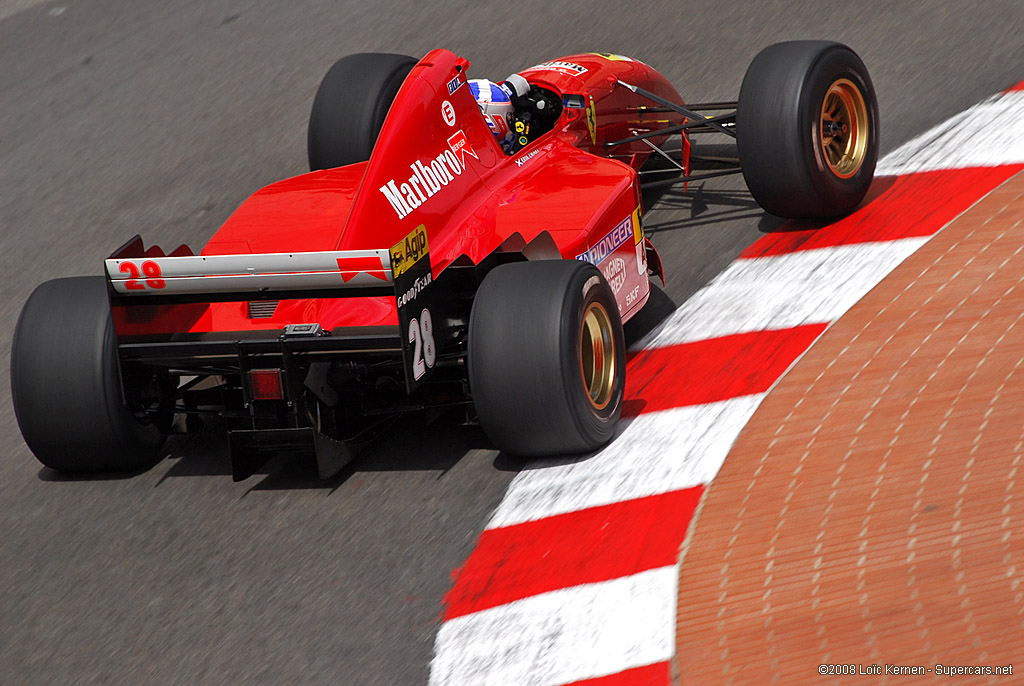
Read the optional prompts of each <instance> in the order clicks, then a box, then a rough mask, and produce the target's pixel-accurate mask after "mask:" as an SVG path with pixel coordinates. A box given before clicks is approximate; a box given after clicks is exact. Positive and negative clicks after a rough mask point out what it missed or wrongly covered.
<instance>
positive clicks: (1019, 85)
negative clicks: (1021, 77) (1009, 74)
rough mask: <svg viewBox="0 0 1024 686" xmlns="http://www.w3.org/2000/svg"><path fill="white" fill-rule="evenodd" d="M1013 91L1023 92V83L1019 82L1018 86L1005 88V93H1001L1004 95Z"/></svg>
mask: <svg viewBox="0 0 1024 686" xmlns="http://www.w3.org/2000/svg"><path fill="white" fill-rule="evenodd" d="M1014 91H1024V81H1021V82H1020V83H1018V84H1017V85H1016V86H1011V87H1009V88H1007V89H1006V90H1005V91H1003V92H1004V93H1012V92H1014Z"/></svg>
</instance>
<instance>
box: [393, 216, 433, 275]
mask: <svg viewBox="0 0 1024 686" xmlns="http://www.w3.org/2000/svg"><path fill="white" fill-rule="evenodd" d="M427 252H428V249H427V228H426V227H425V226H424V225H423V224H420V225H419V226H417V227H416V228H415V229H413V230H412V233H410V234H409V235H408V236H406V237H405V239H404V240H402V241H401V242H399V243H398V244H396V245H394V246H392V247H391V271H392V272H393V274H394V276H393V278H394V279H397V278H398V277H399V276H401V275H402V274H404V273H405V272H407V271H409V269H410V268H411V267H412V266H413V265H414V264H416V262H418V261H419V259H420V258H421V257H423V256H424V255H426V254H427Z"/></svg>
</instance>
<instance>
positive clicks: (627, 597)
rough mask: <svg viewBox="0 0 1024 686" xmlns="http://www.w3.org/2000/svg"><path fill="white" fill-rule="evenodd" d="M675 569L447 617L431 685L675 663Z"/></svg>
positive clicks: (491, 685) (470, 685) (545, 679)
mask: <svg viewBox="0 0 1024 686" xmlns="http://www.w3.org/2000/svg"><path fill="white" fill-rule="evenodd" d="M677 573H678V570H677V569H676V567H675V566H674V565H673V566H669V567H661V568H658V569H652V570H649V571H646V572H641V573H640V574H634V575H632V576H627V577H622V578H619V579H614V580H612V581H605V582H601V583H596V584H585V585H582V586H574V587H572V588H566V589H561V590H558V591H552V592H550V593H542V594H540V595H536V596H533V597H530V598H526V599H524V600H518V601H516V602H514V603H509V604H507V605H501V606H499V607H495V608H491V609H489V610H483V611H481V612H477V613H474V614H471V615H466V616H464V617H458V618H456V619H452V620H450V621H448V622H445V624H444V625H442V626H441V630H440V631H439V632H438V635H437V642H436V656H435V657H434V660H433V662H432V663H431V666H430V667H431V669H430V684H431V686H441V685H442V684H443V685H444V686H508V685H510V684H515V685H516V686H558V685H559V684H568V683H572V682H574V681H580V680H582V679H588V678H593V677H598V676H604V675H606V674H615V673H617V672H621V671H624V670H626V669H630V668H633V667H640V666H643V665H649V664H652V663H655V662H662V661H665V660H668V659H669V658H670V657H671V656H672V651H673V641H674V634H675V604H674V603H673V601H672V599H673V598H674V597H675V588H676V575H677Z"/></svg>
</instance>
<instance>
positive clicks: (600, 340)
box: [580, 302, 616, 410]
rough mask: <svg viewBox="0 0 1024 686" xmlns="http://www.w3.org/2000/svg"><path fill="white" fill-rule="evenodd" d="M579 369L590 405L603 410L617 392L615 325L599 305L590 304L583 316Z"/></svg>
mask: <svg viewBox="0 0 1024 686" xmlns="http://www.w3.org/2000/svg"><path fill="white" fill-rule="evenodd" d="M580 366H581V368H582V370H583V385H584V386H585V387H586V389H587V396H588V397H589V398H590V404H591V405H593V407H594V409H595V410H603V409H604V408H606V407H607V406H608V403H609V402H610V401H611V399H612V393H613V392H614V390H615V374H616V369H615V338H614V336H613V331H612V323H611V320H610V319H609V318H608V312H607V311H606V310H605V309H604V307H602V306H601V304H600V303H596V302H595V303H591V304H590V305H589V306H587V311H586V313H585V314H584V315H583V331H582V333H581V335H580Z"/></svg>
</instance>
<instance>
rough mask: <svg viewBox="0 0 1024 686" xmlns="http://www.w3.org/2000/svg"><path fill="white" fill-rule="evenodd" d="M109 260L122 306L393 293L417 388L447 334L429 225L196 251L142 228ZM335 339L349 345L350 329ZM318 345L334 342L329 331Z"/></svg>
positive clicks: (116, 300)
mask: <svg viewBox="0 0 1024 686" xmlns="http://www.w3.org/2000/svg"><path fill="white" fill-rule="evenodd" d="M104 267H105V272H106V279H107V286H108V291H109V293H110V300H111V304H112V305H115V306H118V307H128V308H132V307H134V306H145V305H148V306H157V307H159V306H161V305H166V306H171V307H173V306H175V305H179V304H185V303H215V302H232V301H250V300H286V299H291V300H296V299H307V298H309V299H312V298H349V297H361V296H392V297H394V298H395V300H396V305H397V309H398V324H399V326H398V329H399V330H398V332H397V333H398V336H399V338H400V339H401V347H402V357H403V360H404V363H405V365H404V366H405V372H406V374H405V376H406V388H407V390H408V391H410V392H411V391H412V390H413V389H414V388H415V387H417V386H419V385H420V384H421V383H423V382H424V381H426V380H427V379H428V377H429V375H430V373H431V372H432V371H433V368H434V365H435V362H436V354H437V344H438V343H442V342H444V341H446V340H447V339H448V332H447V331H444V330H442V327H443V322H444V321H445V320H446V317H445V316H444V315H445V312H444V311H445V310H446V309H447V298H445V297H444V295H443V294H442V293H439V292H436V291H437V289H430V288H428V286H430V285H431V284H432V283H433V274H432V271H431V267H430V256H429V252H428V249H427V233H426V230H425V228H424V227H423V225H420V226H418V227H416V229H414V230H413V231H412V233H410V234H409V235H408V236H406V237H405V238H404V239H403V240H402V241H400V242H399V243H398V244H397V245H394V246H392V247H391V248H379V249H374V250H327V251H321V252H290V253H259V254H238V255H194V254H192V251H191V250H190V249H189V248H188V247H187V246H181V247H179V248H178V249H177V250H174V251H173V252H172V253H171V254H169V255H167V254H165V253H164V252H163V250H161V249H160V248H159V247H157V246H152V247H150V248H149V249H148V250H147V249H145V248H144V246H143V242H142V239H141V238H140V237H139V236H135V237H134V238H133V239H132V240H130V241H128V243H126V244H125V245H124V246H122V247H121V248H119V249H118V250H117V251H115V252H114V253H113V254H112V255H111V256H110V257H109V258H107V260H106V261H105V263H104ZM313 330H314V331H316V332H318V334H319V335H322V336H326V337H329V336H331V334H332V332H330V331H321V330H320V328H319V326H316V327H315V329H313ZM336 340H337V344H338V348H339V349H343V337H342V339H336ZM317 347H318V348H320V349H323V348H324V347H327V348H328V349H329V348H330V347H331V343H330V339H325V340H324V341H323V342H322V345H320V346H317Z"/></svg>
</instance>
